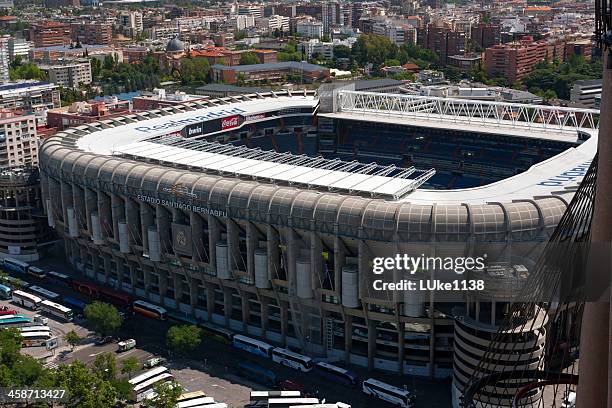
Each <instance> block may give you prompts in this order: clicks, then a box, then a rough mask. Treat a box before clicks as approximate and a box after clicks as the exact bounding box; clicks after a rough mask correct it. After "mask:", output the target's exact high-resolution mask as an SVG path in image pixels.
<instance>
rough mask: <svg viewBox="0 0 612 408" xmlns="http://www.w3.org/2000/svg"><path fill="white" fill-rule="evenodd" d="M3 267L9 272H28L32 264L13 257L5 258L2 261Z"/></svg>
mask: <svg viewBox="0 0 612 408" xmlns="http://www.w3.org/2000/svg"><path fill="white" fill-rule="evenodd" d="M1 265H2V269H4V270H5V271H7V272H17V273H22V274H24V275H25V274H26V273H27V272H28V268H30V264H29V263H27V262H23V261H19V260H17V259H13V258H5V259H4V260H2V261H1Z"/></svg>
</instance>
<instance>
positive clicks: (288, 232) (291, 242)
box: [285, 228, 300, 294]
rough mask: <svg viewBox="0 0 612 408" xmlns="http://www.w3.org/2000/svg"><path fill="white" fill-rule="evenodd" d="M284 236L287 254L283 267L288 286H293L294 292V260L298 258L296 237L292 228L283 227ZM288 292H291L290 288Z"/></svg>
mask: <svg viewBox="0 0 612 408" xmlns="http://www.w3.org/2000/svg"><path fill="white" fill-rule="evenodd" d="M285 237H286V239H285V241H286V242H287V256H286V257H285V260H286V261H287V263H286V265H285V268H286V269H287V281H288V282H289V287H290V288H293V291H294V293H295V287H296V284H297V282H296V278H295V275H296V272H295V260H296V259H298V256H299V255H300V251H299V248H298V245H297V237H296V235H295V231H294V230H293V228H286V229H285ZM289 294H291V289H290V292H289Z"/></svg>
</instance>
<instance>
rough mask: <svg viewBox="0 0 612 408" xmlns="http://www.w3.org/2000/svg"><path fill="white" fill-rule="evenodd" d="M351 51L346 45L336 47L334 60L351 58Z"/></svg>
mask: <svg viewBox="0 0 612 408" xmlns="http://www.w3.org/2000/svg"><path fill="white" fill-rule="evenodd" d="M350 56H351V49H350V48H349V47H347V46H346V45H335V46H334V58H350Z"/></svg>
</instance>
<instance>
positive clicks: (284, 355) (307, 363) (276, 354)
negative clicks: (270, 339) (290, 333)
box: [272, 347, 314, 373]
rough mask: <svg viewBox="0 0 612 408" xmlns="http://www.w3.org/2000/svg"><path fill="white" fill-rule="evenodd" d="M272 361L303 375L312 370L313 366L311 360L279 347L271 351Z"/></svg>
mask: <svg viewBox="0 0 612 408" xmlns="http://www.w3.org/2000/svg"><path fill="white" fill-rule="evenodd" d="M272 361H274V362H275V363H279V364H282V365H285V366H287V367H290V368H293V369H294V370H300V371H302V372H304V373H305V372H308V371H310V370H312V368H313V366H314V362H313V361H312V358H310V357H307V356H303V355H301V354H298V353H294V352H293V351H291V350H287V349H284V348H280V347H276V348H274V349H272Z"/></svg>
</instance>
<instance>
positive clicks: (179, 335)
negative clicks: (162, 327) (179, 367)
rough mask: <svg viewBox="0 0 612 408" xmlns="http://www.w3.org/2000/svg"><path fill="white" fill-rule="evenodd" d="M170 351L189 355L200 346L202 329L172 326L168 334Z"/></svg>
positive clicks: (191, 326)
mask: <svg viewBox="0 0 612 408" xmlns="http://www.w3.org/2000/svg"><path fill="white" fill-rule="evenodd" d="M166 342H167V343H168V347H169V348H170V350H172V351H174V352H178V353H183V354H188V353H190V352H192V351H194V350H195V349H197V348H198V347H199V346H200V343H201V342H202V329H200V328H199V327H198V326H196V325H184V326H172V327H170V329H168V333H167V334H166Z"/></svg>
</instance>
